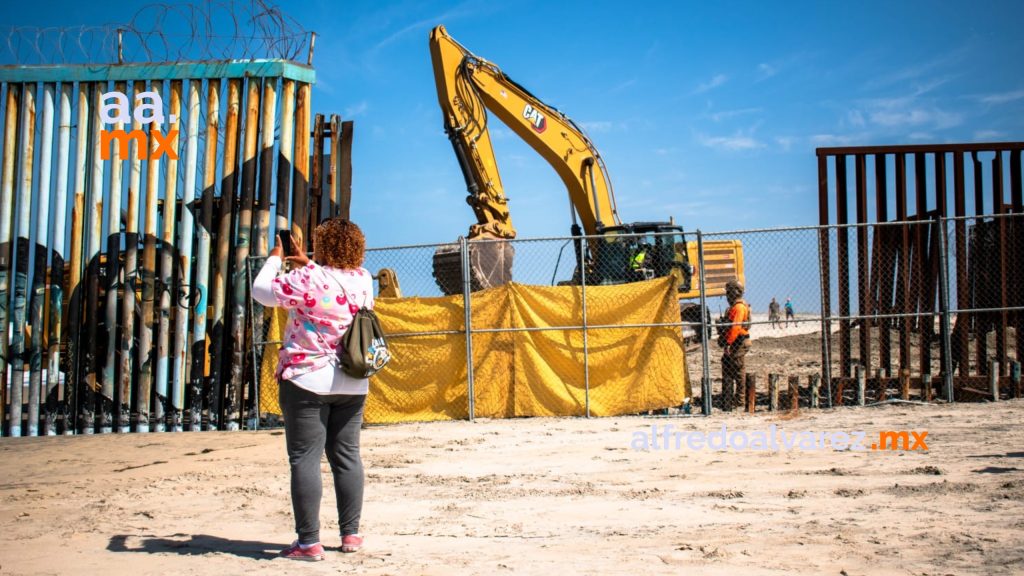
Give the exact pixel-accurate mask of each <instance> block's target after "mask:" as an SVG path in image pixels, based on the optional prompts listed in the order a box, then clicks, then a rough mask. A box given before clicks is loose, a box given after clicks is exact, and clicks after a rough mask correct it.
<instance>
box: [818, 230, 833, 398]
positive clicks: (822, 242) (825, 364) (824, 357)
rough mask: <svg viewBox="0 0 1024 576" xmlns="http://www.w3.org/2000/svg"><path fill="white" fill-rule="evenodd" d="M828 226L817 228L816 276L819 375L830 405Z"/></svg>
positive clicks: (830, 333) (830, 332) (830, 331)
mask: <svg viewBox="0 0 1024 576" xmlns="http://www.w3.org/2000/svg"><path fill="white" fill-rule="evenodd" d="M828 233H829V228H828V226H824V227H822V228H820V229H819V230H818V276H819V277H820V279H821V377H822V379H823V380H824V381H825V390H826V391H827V392H828V407H829V408H831V407H832V358H831V339H832V323H831V322H829V320H828V316H829V314H830V313H831V311H830V310H829V309H828V308H829V307H828V305H827V302H828V300H829V299H828V298H827V294H829V293H830V288H831V287H830V282H829V280H831V278H830V277H829V275H830V273H831V270H829V269H828V267H827V266H826V265H825V262H826V261H827V258H828V250H829V247H830V239H829V236H828Z"/></svg>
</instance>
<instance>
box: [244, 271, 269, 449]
mask: <svg viewBox="0 0 1024 576" xmlns="http://www.w3.org/2000/svg"><path fill="white" fill-rule="evenodd" d="M252 262H253V256H246V258H245V284H246V286H252V281H253V277H252ZM253 302H254V300H253V299H252V298H249V336H250V342H252V398H251V399H252V409H251V411H250V412H249V418H250V420H249V429H250V430H259V429H260V382H261V380H262V379H261V375H260V370H261V369H262V368H263V364H262V362H260V360H259V359H258V358H257V356H256V348H257V347H259V348H260V355H259V358H260V359H262V358H263V353H264V352H265V351H266V348H265V347H266V344H264V343H263V335H262V334H260V337H259V339H258V340H257V339H256V322H255V321H254V320H255V318H256V309H255V307H254V306H253V304H252V303H253ZM244 370H245V369H244V368H243V372H244Z"/></svg>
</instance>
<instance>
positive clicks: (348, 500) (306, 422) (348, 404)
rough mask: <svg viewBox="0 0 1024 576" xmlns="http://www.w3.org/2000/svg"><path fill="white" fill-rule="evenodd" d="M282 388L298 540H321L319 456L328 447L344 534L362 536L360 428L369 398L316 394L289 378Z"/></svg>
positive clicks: (321, 493) (306, 541)
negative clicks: (360, 518)
mask: <svg viewBox="0 0 1024 576" xmlns="http://www.w3.org/2000/svg"><path fill="white" fill-rule="evenodd" d="M279 384H280V387H279V389H278V390H279V392H278V400H279V402H280V404H281V412H282V415H283V416H284V433H285V444H286V445H287V447H288V464H289V465H290V466H291V473H292V511H293V512H294V514H295V532H296V533H297V534H298V536H299V542H300V543H302V544H313V543H316V542H319V541H320V498H321V496H322V495H323V482H322V481H321V477H320V457H321V455H323V453H324V450H325V449H326V451H327V460H328V461H329V462H330V463H331V473H332V474H333V475H334V493H335V495H336V497H337V500H338V525H339V526H340V527H341V535H342V536H347V535H349V534H357V533H358V532H359V516H360V515H361V514H362V510H363V461H362V460H361V459H360V457H359V429H360V428H361V426H362V423H363V406H364V405H365V403H366V395H364V394H360V395H347V394H315V393H313V392H310V391H308V390H305V389H303V388H300V387H298V386H296V385H295V384H293V383H291V382H290V381H287V380H282V381H280V383H279Z"/></svg>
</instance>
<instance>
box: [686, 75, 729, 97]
mask: <svg viewBox="0 0 1024 576" xmlns="http://www.w3.org/2000/svg"><path fill="white" fill-rule="evenodd" d="M728 79H729V77H728V76H726V75H725V74H716V75H715V77H714V78H712V79H711V80H708V81H707V82H704V83H702V84H699V85H698V86H697V88H696V89H695V90H694V91H693V93H694V94H700V93H702V92H707V91H708V90H711V89H714V88H717V87H719V86H721V85H722V84H725V82H726V80H728Z"/></svg>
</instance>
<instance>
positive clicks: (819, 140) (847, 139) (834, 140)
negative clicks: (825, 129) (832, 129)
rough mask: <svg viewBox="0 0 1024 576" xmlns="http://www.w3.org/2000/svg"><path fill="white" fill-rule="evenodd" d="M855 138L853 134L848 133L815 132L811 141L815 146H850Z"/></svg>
mask: <svg viewBox="0 0 1024 576" xmlns="http://www.w3.org/2000/svg"><path fill="white" fill-rule="evenodd" d="M854 140H855V139H854V137H853V136H849V135H846V134H814V135H812V136H811V143H812V144H814V145H815V146H848V145H850V144H852V143H853V142H854Z"/></svg>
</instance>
